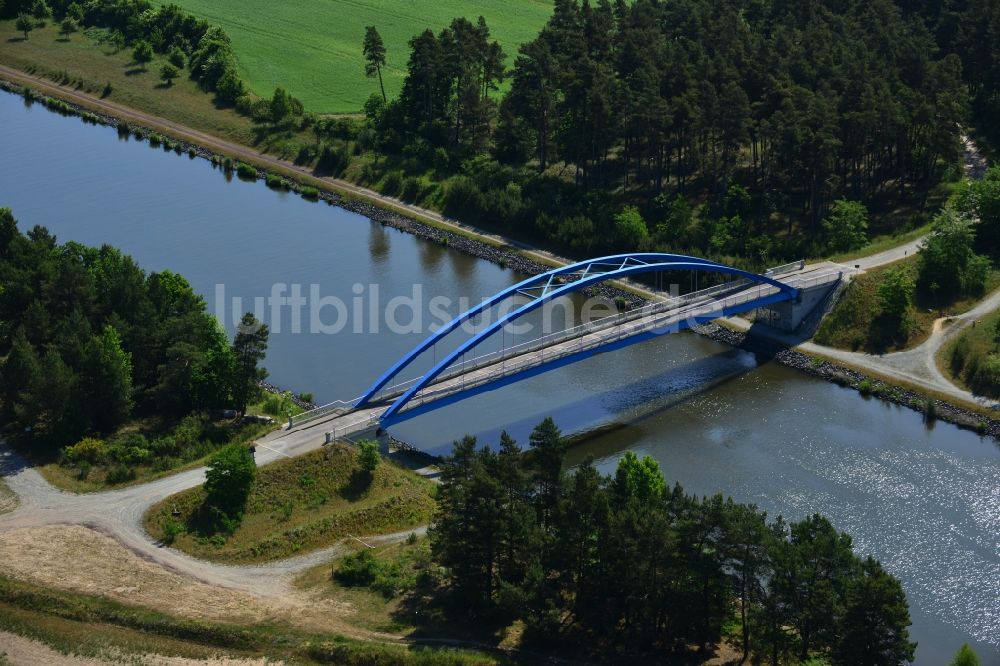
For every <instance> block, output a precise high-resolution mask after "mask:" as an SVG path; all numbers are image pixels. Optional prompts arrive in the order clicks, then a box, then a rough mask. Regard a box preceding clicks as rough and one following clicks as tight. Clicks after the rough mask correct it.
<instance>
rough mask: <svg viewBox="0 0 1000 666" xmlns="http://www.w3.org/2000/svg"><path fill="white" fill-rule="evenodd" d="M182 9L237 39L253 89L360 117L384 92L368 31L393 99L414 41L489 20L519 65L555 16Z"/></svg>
mask: <svg viewBox="0 0 1000 666" xmlns="http://www.w3.org/2000/svg"><path fill="white" fill-rule="evenodd" d="M177 4H178V5H180V6H181V7H182V8H183V9H185V10H187V11H189V12H191V13H192V14H194V15H195V16H197V17H199V18H204V19H206V20H207V21H208V22H209V23H212V24H215V25H219V26H221V27H222V28H223V29H224V30H225V31H226V34H228V35H229V37H230V38H231V39H232V42H233V48H234V50H235V51H236V58H237V61H238V63H239V69H240V73H241V74H242V75H243V77H244V79H245V80H246V82H247V84H248V85H249V86H250V88H251V89H252V90H253V91H254V92H256V93H257V94H258V95H261V96H270V94H271V92H272V91H273V90H274V88H275V87H276V86H282V87H284V88H286V89H287V90H288V91H289V92H290V93H291V94H292V95H294V96H295V97H298V98H299V99H301V100H302V102H303V103H304V104H305V106H306V108H308V109H310V110H313V111H317V112H321V113H351V112H356V111H359V110H360V109H361V108H362V106H363V105H364V102H365V100H367V99H368V97H369V96H370V95H371V94H372V93H375V92H378V91H379V83H378V79H369V78H366V77H365V65H364V58H363V56H362V53H361V46H362V40H363V39H364V35H365V27H366V26H369V25H374V26H375V27H376V28H377V29H378V31H379V33H380V34H381V35H382V39H383V41H384V42H385V47H386V59H387V63H386V67H385V69H384V70H383V72H382V77H383V79H384V82H385V92H386V95H388V97H389V98H390V99H391V98H393V97H395V96H397V95H398V94H399V92H400V90H402V87H403V79H404V77H405V74H406V61H407V58H408V57H409V46H408V43H409V41H410V39H412V38H413V37H414V36H416V35H417V34H419V33H420V32H422V31H423V30H424V29H426V28H431V29H432V30H433V31H434V32H435V33H437V32H439V31H440V30H441V29H442V28H444V27H445V26H447V25H448V24H449V23H450V22H451V20H452V19H453V18H456V17H459V16H464V17H466V18H468V19H469V20H470V21H472V22H473V23H475V22H476V20H477V19H478V17H479V16H483V17H485V19H486V23H487V25H488V26H489V28H490V33H491V35H492V36H493V38H494V39H496V40H498V41H499V42H500V44H501V45H502V46H503V49H504V51H505V53H506V54H507V60H506V64H507V65H508V66H510V65H512V64H513V62H514V58H515V57H516V56H517V49H518V47H519V46H520V45H521V44H522V43H524V42H526V41H529V40H532V39H534V38H535V37H536V36H537V35H538V31H539V30H540V29H541V28H542V26H543V25H544V24H545V21H546V20H548V18H549V16H550V15H551V14H552V2H551V0H516V1H515V2H510V1H504V0H436V1H435V2H421V3H413V2H408V1H407V0H326V1H324V2H314V1H311V0H286V1H285V2H282V3H280V4H276V3H274V2H269V1H268V0H242V1H239V2H238V1H237V0H180V1H179V2H177Z"/></svg>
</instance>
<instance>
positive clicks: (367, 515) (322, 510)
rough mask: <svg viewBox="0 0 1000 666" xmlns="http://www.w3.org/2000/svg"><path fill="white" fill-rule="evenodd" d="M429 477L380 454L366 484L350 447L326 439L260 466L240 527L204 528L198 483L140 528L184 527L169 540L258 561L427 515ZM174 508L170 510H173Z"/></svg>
mask: <svg viewBox="0 0 1000 666" xmlns="http://www.w3.org/2000/svg"><path fill="white" fill-rule="evenodd" d="M432 494H433V484H432V483H431V482H430V481H427V480H426V479H423V478H421V477H419V476H417V475H416V474H414V473H412V472H410V471H408V470H405V469H403V468H401V467H398V466H396V465H394V464H392V463H391V462H388V461H385V460H383V461H382V462H381V464H379V466H378V467H377V468H376V470H375V473H374V475H373V477H372V478H371V482H370V484H368V483H367V480H366V477H365V475H364V474H363V473H362V472H360V468H359V466H358V463H357V452H356V450H355V448H354V447H351V446H348V445H342V444H338V445H334V446H332V447H328V448H326V449H323V450H320V451H313V452H311V453H307V454H305V455H302V456H298V457H296V458H294V459H289V460H281V461H279V462H276V463H273V464H270V465H266V466H264V467H262V468H260V471H259V474H258V478H257V483H256V485H255V487H254V491H253V493H252V494H251V495H250V499H249V501H248V503H247V509H246V513H245V514H244V517H243V522H242V524H241V525H240V527H239V528H238V529H237V530H236V531H235V533H234V534H232V535H228V536H225V535H222V534H212V533H211V532H209V531H207V529H206V528H205V527H204V526H203V524H202V521H201V514H200V511H199V509H200V507H201V505H202V502H203V500H204V493H203V490H202V488H201V487H198V488H192V489H190V490H186V491H184V492H181V493H178V494H176V495H173V496H171V497H168V498H167V499H165V500H163V501H162V502H160V503H159V504H157V505H156V506H154V507H153V508H151V509H150V511H149V512H148V513H147V515H146V518H145V525H146V529H147V530H148V531H149V533H150V534H151V535H152V536H153V537H155V538H163V535H164V525H165V524H167V522H168V521H170V520H175V519H176V520H178V521H179V522H181V523H183V524H184V525H185V526H186V527H187V531H186V532H183V533H181V534H180V535H179V536H177V537H176V540H175V541H174V542H173V544H172V545H173V547H175V548H178V549H180V550H182V551H184V552H186V553H189V554H191V555H194V556H195V557H200V558H204V559H208V560H213V561H219V562H230V563H249V562H266V561H270V560H276V559H281V558H285V557H289V556H291V555H295V554H300V553H305V552H309V551H312V550H316V549H318V548H322V547H324V546H329V545H331V544H333V543H336V542H337V541H339V540H341V539H342V538H344V537H346V536H347V535H348V534H353V535H365V534H384V533H390V532H395V531H399V530H404V529H406V528H409V527H416V526H419V525H422V524H425V523H427V522H428V521H429V520H430V517H431V514H432V512H433V509H434V500H433V497H432ZM175 509H176V511H178V512H179V515H177V516H176V517H175V516H174V511H175Z"/></svg>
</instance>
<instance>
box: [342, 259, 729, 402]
mask: <svg viewBox="0 0 1000 666" xmlns="http://www.w3.org/2000/svg"><path fill="white" fill-rule="evenodd" d="M676 262H686V263H699V264H706V265H711V266H722V264H719V263H716V262H714V261H709V260H708V259H700V258H698V257H689V256H687V255H684V254H666V253H661V252H632V253H627V254H613V255H608V256H606V257H598V258H596V259H588V260H586V261H579V262H577V263H575V264H567V265H566V266H560V267H559V268H554V269H552V270H550V271H547V272H545V273H539V274H538V275H533V276H531V277H529V278H527V279H525V280H522V281H521V282H518V283H517V284H515V285H513V286H510V287H508V288H506V289H503V290H502V291H498V292H497V293H496V294H494V295H493V296H491V297H489V298H488V299H484V300H483V301H482V302H480V303H479V304H478V305H474V306H473V307H471V308H469V309H468V310H466V311H465V312H463V313H461V314H460V315H458V316H457V317H455V318H454V319H452V320H451V321H449V322H448V323H447V324H445V325H444V326H442V327H441V328H439V329H438V330H436V331H434V333H432V334H431V335H429V336H428V337H427V338H426V339H425V340H424V341H423V342H421V343H420V344H419V345H417V346H416V347H414V348H413V349H412V350H411V351H410V352H409V353H408V354H407V355H406V356H404V357H403V358H401V359H399V360H398V361H397V362H396V363H395V364H393V366H392V367H390V368H389V369H388V370H386V371H385V372H384V373H382V375H381V376H380V377H379V378H378V379H376V380H375V382H374V383H373V384H372V385H371V386H369V387H368V390H366V391H365V392H364V394H363V395H362V396H361V397H360V398H358V400H357V401H356V402H355V403H354V408H355V409H359V408H361V407H364V406H366V405H367V404H368V403H369V402H371V401H372V399H373V398H374V397H375V396H376V395H377V394H378V392H379V391H381V390H382V389H383V388H384V387H385V386H386V384H388V383H389V382H390V381H391V380H392V378H393V377H395V376H397V375H398V374H399V373H400V372H401V371H403V370H404V369H405V368H406V367H407V366H409V365H410V364H411V363H413V361H415V360H416V359H417V358H418V357H419V356H420V355H421V354H423V353H424V352H425V351H427V350H428V349H430V348H431V347H433V346H434V345H435V344H437V343H438V342H440V341H441V340H442V339H443V338H444V337H445V336H447V335H448V334H449V333H451V332H452V331H454V330H455V329H457V328H458V327H459V326H461V325H462V324H463V323H464V322H466V321H468V320H470V319H472V318H473V317H476V316H477V315H479V314H481V313H483V312H485V311H486V310H488V309H489V308H491V307H493V306H494V305H497V304H498V303H502V302H503V301H505V300H506V299H508V298H511V297H512V296H516V295H518V294H526V292H529V291H531V290H535V289H542V290H543V293H544V292H545V291H548V289H549V288H551V287H552V286H553V285H554V284H556V285H558V284H560V283H559V282H557V280H558V279H559V278H561V277H564V276H568V275H576V274H580V277H581V278H584V277H587V276H588V275H589V274H590V272H591V270H592V269H594V268H600V267H611V268H612V269H615V270H618V269H621V268H625V267H627V266H636V265H649V264H659V265H662V264H667V263H676ZM659 270H666V269H665V268H660V269H659ZM600 274H602V275H603V274H605V273H600ZM619 277H620V276H619ZM608 279H614V277H613V276H612V277H609V278H608Z"/></svg>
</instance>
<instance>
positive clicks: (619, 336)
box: [292, 265, 840, 437]
mask: <svg viewBox="0 0 1000 666" xmlns="http://www.w3.org/2000/svg"><path fill="white" fill-rule="evenodd" d="M839 278H840V273H839V270H836V271H831V270H830V268H829V267H828V266H826V265H820V266H818V267H809V268H805V267H801V266H800V267H799V269H798V270H788V269H786V272H784V273H783V274H782V275H781V280H782V281H783V282H784V283H785V284H788V285H789V286H793V287H797V288H799V289H806V288H809V287H812V286H818V285H821V284H826V283H830V282H834V281H836V280H838V279H839ZM714 291H715V293H714V294H712V293H705V292H699V293H698V294H695V295H689V296H687V297H681V298H678V299H667V300H665V301H662V302H658V303H652V304H650V305H648V306H646V307H644V308H641V309H639V310H636V311H632V312H629V313H623V314H622V315H616V316H610V317H605V318H602V319H600V320H597V321H595V322H591V323H589V324H585V325H583V326H579V327H576V328H575V329H570V330H569V331H564V332H560V333H556V334H553V335H550V336H545V337H544V338H539V339H537V340H533V341H530V342H527V343H523V344H521V345H518V346H516V347H512V348H508V349H505V350H502V351H498V352H493V353H491V354H486V355H484V356H481V357H477V358H475V359H470V360H469V361H468V362H467V363H464V364H462V363H456V365H455V367H454V368H453V369H451V370H450V371H449V372H448V373H447V374H445V375H442V377H441V378H439V379H438V380H437V381H435V382H434V383H433V384H431V385H429V386H428V387H427V388H425V389H424V390H423V391H421V392H420V393H418V394H417V395H416V396H414V398H413V399H412V400H411V401H410V403H408V405H407V408H406V410H405V411H403V412H401V413H400V414H399V415H398V416H396V417H395V420H404V419H405V418H408V417H412V416H413V415H415V414H417V413H419V412H421V411H424V410H422V409H421V407H426V406H428V405H430V404H431V403H437V402H440V401H442V400H444V399H446V398H449V397H453V396H458V395H459V394H466V393H468V392H471V391H473V390H475V389H477V388H478V389H481V388H482V387H484V386H486V385H490V384H499V383H503V382H505V381H510V380H512V379H513V378H515V377H519V376H521V375H525V374H528V373H537V372H539V371H542V368H544V369H549V368H551V367H557V366H558V365H561V364H565V363H567V362H571V361H573V360H577V359H578V358H581V357H585V356H589V355H592V354H596V353H599V352H601V351H603V350H606V349H613V348H618V347H621V346H625V345H626V344H632V343H635V342H639V341H641V340H644V339H649V338H650V337H654V336H657V335H662V334H664V333H670V332H674V331H677V330H682V329H684V328H689V327H691V326H692V325H697V324H701V323H704V322H706V321H709V320H711V319H716V318H718V317H720V316H726V315H728V314H732V313H733V312H740V311H746V310H748V309H752V308H753V307H760V306H761V305H763V304H766V302H767V301H768V299H774V300H773V301H772V302H778V301H780V300H782V298H783V297H784V295H783V294H781V293H780V292H779V290H778V289H777V288H776V287H774V286H771V285H767V284H763V285H761V284H749V285H747V284H740V283H730V284H729V285H720V286H719V287H717V288H714ZM751 304H752V305H751ZM414 381H416V380H415V379H414V380H411V381H409V382H406V383H403V384H399V385H396V386H392V387H389V388H387V389H386V390H385V391H383V392H382V393H380V395H379V401H378V402H377V403H372V404H371V405H370V406H366V407H365V408H363V409H359V410H353V409H352V408H351V407H350V406H349V405H348V404H347V403H339V405H338V404H336V403H335V404H332V405H328V406H325V407H322V408H319V409H318V410H315V411H314V412H312V413H308V414H306V415H302V416H301V417H297V418H298V419H299V420H293V422H292V423H293V426H292V427H293V428H294V429H295V430H298V429H299V428H300V427H305V428H313V427H317V428H318V426H319V425H320V424H322V425H323V428H322V429H320V430H325V431H332V432H333V433H334V435H335V436H338V437H339V436H342V435H345V434H349V433H351V432H357V431H359V430H363V429H366V428H370V427H374V426H375V425H376V424H377V422H378V418H379V416H380V415H381V414H382V412H383V411H384V410H385V409H386V406H387V404H388V402H389V401H391V400H392V399H394V398H396V397H397V396H399V395H400V394H402V393H403V392H404V391H405V390H406V389H407V388H408V387H409V386H410V385H411V383H412V382H414Z"/></svg>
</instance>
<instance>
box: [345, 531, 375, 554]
mask: <svg viewBox="0 0 1000 666" xmlns="http://www.w3.org/2000/svg"><path fill="white" fill-rule="evenodd" d="M347 536H349V537H351V538H352V539H354V540H355V541H357V542H358V543H360V544H361V545H362V546H367V547H368V548H371V549H372V550H375V546H372V545H370V544H367V543H365V542H364V541H362V540H361V539H359V538H358V537H356V536H354V535H353V534H348V535H347Z"/></svg>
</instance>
